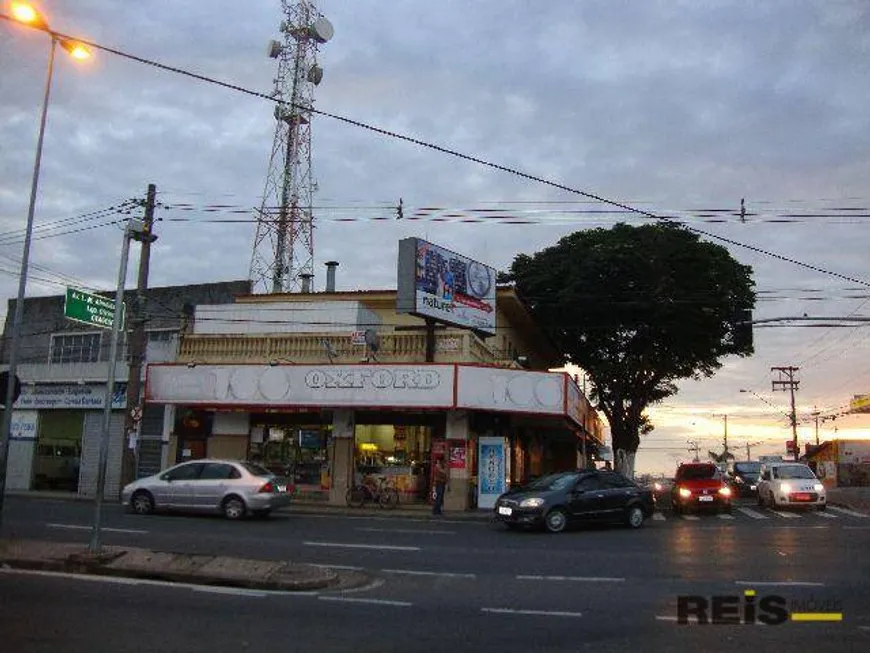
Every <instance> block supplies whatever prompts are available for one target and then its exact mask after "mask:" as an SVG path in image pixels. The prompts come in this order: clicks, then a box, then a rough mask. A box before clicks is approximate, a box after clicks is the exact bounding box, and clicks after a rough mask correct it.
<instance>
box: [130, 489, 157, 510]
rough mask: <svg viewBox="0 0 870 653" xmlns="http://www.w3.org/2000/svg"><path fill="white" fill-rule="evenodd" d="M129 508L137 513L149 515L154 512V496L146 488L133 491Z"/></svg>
mask: <svg viewBox="0 0 870 653" xmlns="http://www.w3.org/2000/svg"><path fill="white" fill-rule="evenodd" d="M130 508H131V509H132V510H133V512H135V513H136V514H137V515H150V514H151V513H152V512H154V497H152V496H151V493H150V492H147V491H146V490H139V491H137V492H134V493H133V496H132V497H131V498H130Z"/></svg>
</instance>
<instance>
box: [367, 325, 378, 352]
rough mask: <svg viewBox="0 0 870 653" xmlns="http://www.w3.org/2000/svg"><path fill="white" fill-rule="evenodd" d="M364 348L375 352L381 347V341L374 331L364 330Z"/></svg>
mask: <svg viewBox="0 0 870 653" xmlns="http://www.w3.org/2000/svg"><path fill="white" fill-rule="evenodd" d="M365 337H366V347H368V348H369V349H370V350H371V351H372V352H376V351H377V350H378V349H379V348H380V346H381V339H380V337H378V332H377V331H375V330H374V329H366V336H365Z"/></svg>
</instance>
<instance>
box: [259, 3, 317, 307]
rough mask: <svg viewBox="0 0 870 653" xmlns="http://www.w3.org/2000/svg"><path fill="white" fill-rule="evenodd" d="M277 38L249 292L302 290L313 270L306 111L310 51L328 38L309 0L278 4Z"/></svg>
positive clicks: (313, 78)
mask: <svg viewBox="0 0 870 653" xmlns="http://www.w3.org/2000/svg"><path fill="white" fill-rule="evenodd" d="M281 8H282V10H283V12H284V16H285V19H284V21H283V22H282V23H281V28H280V29H281V39H282V40H281V41H270V42H269V48H268V54H269V56H270V57H272V58H273V59H277V60H278V75H277V77H275V80H274V81H275V89H274V91H273V93H272V96H273V97H274V98H275V100H277V101H278V102H279V103H278V104H276V105H275V121H276V124H275V138H274V140H273V142H272V155H271V157H270V159H269V172H268V174H267V175H266V185H265V188H264V190H263V202H262V204H261V205H260V209H259V210H258V211H257V231H256V235H255V236H254V248H253V254H252V256H251V267H250V273H249V274H250V279H251V281H252V282H253V286H254V292H261V293H269V292H272V293H279V292H294V291H298V290H300V289H302V290H308V284H309V280H310V279H311V278H312V276H313V273H314V214H313V211H312V198H313V195H314V189H315V186H316V184H315V182H314V178H313V177H312V174H311V118H312V112H311V109H312V108H313V106H314V87H315V86H317V84H319V83H320V80H321V78H322V77H323V70H322V69H321V68H320V67H319V66H318V65H317V48H318V46H319V45H320V44H322V43H326V41H328V40H329V39H330V38H331V37H332V33H333V29H332V25H331V24H330V23H329V21H328V20H326V18H325V17H323V16H322V15H321V14H320V13H319V12H318V11H317V8H316V6H315V2H314V1H313V0H295V1H294V0H281Z"/></svg>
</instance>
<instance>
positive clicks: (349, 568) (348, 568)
mask: <svg viewBox="0 0 870 653" xmlns="http://www.w3.org/2000/svg"><path fill="white" fill-rule="evenodd" d="M303 564H305V563H303ZM311 566H312V567H320V568H322V569H342V570H344V571H362V570H363V569H365V567H357V566H356V565H311Z"/></svg>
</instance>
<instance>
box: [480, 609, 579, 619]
mask: <svg viewBox="0 0 870 653" xmlns="http://www.w3.org/2000/svg"><path fill="white" fill-rule="evenodd" d="M480 611H481V612H488V613H489V614H524V615H531V616H536V617H582V616H583V613H582V612H561V611H559V610H512V609H511V608H481V609H480Z"/></svg>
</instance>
